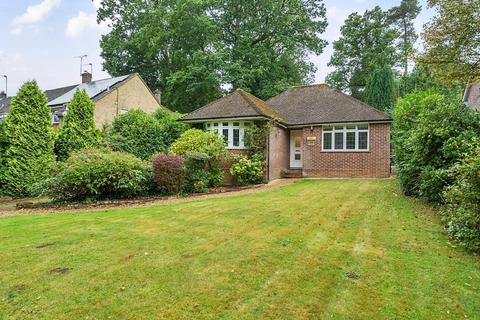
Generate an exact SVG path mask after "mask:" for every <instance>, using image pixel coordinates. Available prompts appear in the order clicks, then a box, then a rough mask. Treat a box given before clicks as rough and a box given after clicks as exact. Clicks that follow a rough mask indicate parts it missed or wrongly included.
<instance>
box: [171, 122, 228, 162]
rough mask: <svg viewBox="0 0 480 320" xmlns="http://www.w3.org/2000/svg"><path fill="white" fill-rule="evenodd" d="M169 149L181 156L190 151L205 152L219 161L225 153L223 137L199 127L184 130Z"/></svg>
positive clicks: (211, 158)
mask: <svg viewBox="0 0 480 320" xmlns="http://www.w3.org/2000/svg"><path fill="white" fill-rule="evenodd" d="M170 151H171V152H173V153H175V154H178V155H181V156H187V155H188V154H192V153H201V154H205V155H207V156H208V157H209V159H210V161H213V162H217V161H220V160H221V159H222V158H224V157H225V156H226V154H227V150H226V148H225V144H224V142H223V139H222V138H221V137H220V136H219V135H218V134H217V133H215V132H213V131H202V130H199V129H189V130H187V131H185V132H184V133H183V134H182V135H181V136H180V138H178V139H177V140H176V141H175V142H174V143H173V144H172V146H171V147H170Z"/></svg>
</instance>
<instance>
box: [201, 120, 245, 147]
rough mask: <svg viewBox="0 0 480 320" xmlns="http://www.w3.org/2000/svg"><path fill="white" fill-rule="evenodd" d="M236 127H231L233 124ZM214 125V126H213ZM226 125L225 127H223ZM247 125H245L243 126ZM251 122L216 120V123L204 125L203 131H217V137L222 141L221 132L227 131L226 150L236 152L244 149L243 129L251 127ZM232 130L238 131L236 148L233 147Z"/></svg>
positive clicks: (211, 122)
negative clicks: (234, 150)
mask: <svg viewBox="0 0 480 320" xmlns="http://www.w3.org/2000/svg"><path fill="white" fill-rule="evenodd" d="M234 123H235V124H237V123H238V126H237V125H235V126H234V125H233V124H234ZM214 124H216V126H214ZM224 124H227V125H224ZM245 124H247V125H245ZM251 125H252V121H242V120H221V119H220V120H217V121H209V122H205V123H204V125H203V126H204V128H205V130H207V131H208V130H213V131H217V133H218V135H219V136H220V137H221V138H222V139H223V130H224V129H225V130H228V143H227V144H226V147H227V149H236V150H243V149H245V141H244V138H245V128H246V127H247V126H251ZM233 129H238V130H239V141H238V146H234V145H233Z"/></svg>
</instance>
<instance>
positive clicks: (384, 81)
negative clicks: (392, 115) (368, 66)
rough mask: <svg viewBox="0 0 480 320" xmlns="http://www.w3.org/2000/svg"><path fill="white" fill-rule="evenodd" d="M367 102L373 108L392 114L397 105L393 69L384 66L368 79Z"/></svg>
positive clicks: (366, 88)
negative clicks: (395, 104) (394, 106)
mask: <svg viewBox="0 0 480 320" xmlns="http://www.w3.org/2000/svg"><path fill="white" fill-rule="evenodd" d="M365 101H366V102H367V103H368V104H370V105H371V106H372V107H374V108H376V109H378V110H381V111H385V112H390V111H392V110H393V105H394V103H395V80H394V78H393V72H392V68H391V67H390V66H388V65H384V66H383V67H381V68H378V69H376V70H375V71H374V72H373V74H372V75H371V76H370V77H369V78H368V81H367V85H366V87H365Z"/></svg>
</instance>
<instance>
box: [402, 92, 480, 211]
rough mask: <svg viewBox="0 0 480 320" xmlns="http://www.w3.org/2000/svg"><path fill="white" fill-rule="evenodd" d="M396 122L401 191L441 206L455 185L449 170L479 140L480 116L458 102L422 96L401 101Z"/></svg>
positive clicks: (416, 95)
mask: <svg viewBox="0 0 480 320" xmlns="http://www.w3.org/2000/svg"><path fill="white" fill-rule="evenodd" d="M393 118H394V125H393V146H394V157H395V166H396V171H397V173H398V176H399V181H400V185H401V187H402V190H403V191H404V192H405V194H407V195H414V196H418V197H422V198H423V199H425V200H427V201H428V202H430V203H434V204H439V203H441V202H442V197H441V196H440V195H441V193H442V191H443V189H444V188H445V187H446V186H448V185H450V184H452V183H453V182H454V179H453V178H452V177H451V176H450V175H449V174H448V172H449V170H450V168H451V167H452V166H453V165H454V164H455V163H456V162H458V161H459V160H460V159H461V158H462V154H464V152H465V151H466V148H467V146H468V145H469V143H471V142H472V141H473V140H474V139H475V137H478V136H480V113H475V112H474V111H472V110H470V109H468V108H466V107H465V106H464V105H463V104H462V102H461V101H459V100H456V99H452V98H446V97H444V96H442V95H439V94H437V93H433V92H421V93H414V94H410V95H408V96H407V97H405V98H404V99H401V100H400V101H399V103H398V104H397V106H396V109H395V111H394V114H393Z"/></svg>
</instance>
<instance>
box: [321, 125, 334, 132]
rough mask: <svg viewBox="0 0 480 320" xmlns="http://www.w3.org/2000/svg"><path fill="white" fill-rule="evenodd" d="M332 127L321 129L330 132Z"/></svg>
mask: <svg viewBox="0 0 480 320" xmlns="http://www.w3.org/2000/svg"><path fill="white" fill-rule="evenodd" d="M332 129H333V127H331V126H329V127H323V131H332Z"/></svg>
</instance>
